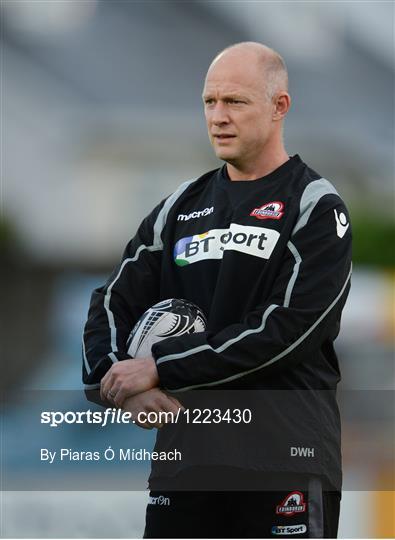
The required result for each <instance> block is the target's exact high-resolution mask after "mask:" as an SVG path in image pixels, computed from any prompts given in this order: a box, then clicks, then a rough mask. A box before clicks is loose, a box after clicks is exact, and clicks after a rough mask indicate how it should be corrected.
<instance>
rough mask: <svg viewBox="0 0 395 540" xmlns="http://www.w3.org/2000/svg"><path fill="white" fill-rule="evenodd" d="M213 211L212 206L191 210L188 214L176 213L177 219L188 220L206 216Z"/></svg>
mask: <svg viewBox="0 0 395 540" xmlns="http://www.w3.org/2000/svg"><path fill="white" fill-rule="evenodd" d="M213 212H214V206H211V207H210V208H205V209H204V210H198V211H196V212H191V213H190V214H178V216H177V221H188V220H190V219H197V218H200V217H204V216H208V215H210V214H212V213H213Z"/></svg>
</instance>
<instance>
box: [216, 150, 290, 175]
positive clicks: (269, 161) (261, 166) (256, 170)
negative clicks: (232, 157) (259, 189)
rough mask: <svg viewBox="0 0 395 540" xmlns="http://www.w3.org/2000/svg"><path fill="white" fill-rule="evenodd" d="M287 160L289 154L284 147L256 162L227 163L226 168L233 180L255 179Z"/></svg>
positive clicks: (270, 171)
mask: <svg viewBox="0 0 395 540" xmlns="http://www.w3.org/2000/svg"><path fill="white" fill-rule="evenodd" d="M288 160H289V156H288V154H287V152H286V151H285V149H284V148H282V149H281V150H280V151H279V152H278V153H275V154H274V153H272V152H271V153H270V155H268V154H267V153H266V152H265V155H263V156H262V158H261V159H260V160H259V162H257V163H253V164H251V163H247V164H245V165H238V164H231V163H227V164H226V168H227V171H228V175H229V178H230V179H231V180H234V181H240V180H256V179H257V178H262V177H264V176H267V175H268V174H270V173H272V172H273V171H275V170H276V169H278V168H279V167H280V166H281V165H283V164H284V163H285V162H286V161H288Z"/></svg>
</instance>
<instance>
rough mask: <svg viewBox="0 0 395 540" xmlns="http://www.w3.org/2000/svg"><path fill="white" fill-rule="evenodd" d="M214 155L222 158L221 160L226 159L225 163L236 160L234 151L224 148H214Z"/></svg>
mask: <svg viewBox="0 0 395 540" xmlns="http://www.w3.org/2000/svg"><path fill="white" fill-rule="evenodd" d="M215 155H216V156H217V158H218V159H222V161H226V162H227V163H231V162H232V161H234V160H237V155H236V154H235V152H231V151H229V150H228V151H227V150H226V149H224V148H215Z"/></svg>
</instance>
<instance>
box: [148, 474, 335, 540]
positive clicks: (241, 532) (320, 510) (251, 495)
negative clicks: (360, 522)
mask: <svg viewBox="0 0 395 540" xmlns="http://www.w3.org/2000/svg"><path fill="white" fill-rule="evenodd" d="M340 498H341V495H340V492H338V491H323V489H322V484H321V480H320V479H319V478H318V477H311V478H309V479H307V481H305V482H303V485H301V486H298V485H295V482H290V486H289V489H287V490H273V491H151V492H150V499H149V504H148V506H147V513H146V526H145V532H144V538H276V537H282V538H287V537H288V538H336V537H337V529H338V522H339V511H340Z"/></svg>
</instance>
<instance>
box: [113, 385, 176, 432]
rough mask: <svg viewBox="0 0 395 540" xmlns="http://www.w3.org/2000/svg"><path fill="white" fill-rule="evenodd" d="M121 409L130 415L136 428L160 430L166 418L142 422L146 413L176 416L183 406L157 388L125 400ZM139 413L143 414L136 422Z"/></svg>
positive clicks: (163, 416)
mask: <svg viewBox="0 0 395 540" xmlns="http://www.w3.org/2000/svg"><path fill="white" fill-rule="evenodd" d="M122 409H123V410H124V411H128V412H131V413H132V417H133V419H134V421H135V423H136V424H137V425H138V426H140V427H142V428H144V429H152V428H154V427H156V428H161V427H162V426H163V423H164V422H166V418H165V415H163V414H162V417H159V416H158V418H157V419H156V420H157V421H156V422H148V421H147V420H145V421H143V418H144V417H145V416H146V415H147V414H148V413H150V412H155V413H161V412H166V413H172V414H173V415H174V416H176V414H177V412H178V410H179V409H183V406H182V405H181V403H180V402H179V401H177V399H176V398H174V397H171V396H168V395H167V394H165V393H164V392H162V391H161V390H159V388H153V389H152V390H148V391H147V392H142V393H141V394H137V395H136V396H132V397H129V398H126V399H125V401H124V404H123V407H122ZM139 413H144V414H142V415H140V421H139V420H138V414H139ZM168 421H169V420H168Z"/></svg>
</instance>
